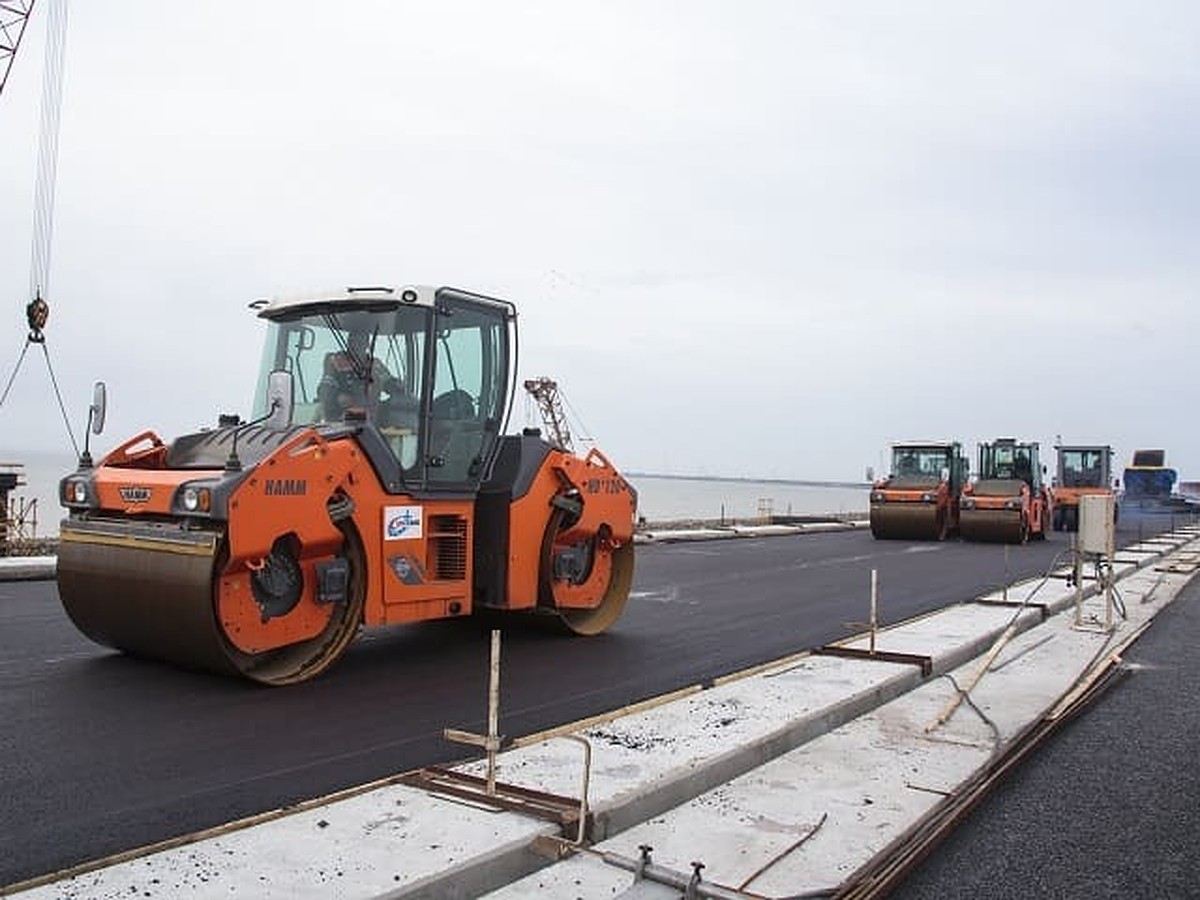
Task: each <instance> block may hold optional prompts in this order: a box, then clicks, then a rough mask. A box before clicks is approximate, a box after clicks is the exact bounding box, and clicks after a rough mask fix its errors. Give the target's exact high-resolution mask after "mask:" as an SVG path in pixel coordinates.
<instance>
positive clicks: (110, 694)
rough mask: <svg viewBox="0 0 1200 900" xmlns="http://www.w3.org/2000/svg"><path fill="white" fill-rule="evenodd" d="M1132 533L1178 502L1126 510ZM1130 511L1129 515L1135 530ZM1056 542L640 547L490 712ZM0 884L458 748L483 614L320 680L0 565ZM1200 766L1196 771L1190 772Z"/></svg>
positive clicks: (832, 613)
mask: <svg viewBox="0 0 1200 900" xmlns="http://www.w3.org/2000/svg"><path fill="white" fill-rule="evenodd" d="M1122 524H1123V526H1125V528H1124V531H1123V534H1122V538H1123V539H1124V540H1125V541H1128V540H1133V539H1136V538H1137V537H1138V535H1139V534H1142V533H1144V534H1149V533H1150V531H1152V530H1154V529H1156V528H1166V527H1170V524H1171V523H1170V518H1169V517H1159V518H1156V519H1154V520H1151V521H1148V522H1146V523H1138V524H1137V525H1136V526H1134V525H1133V524H1132V523H1129V522H1128V520H1126V521H1125V522H1123V523H1122ZM1135 527H1136V529H1137V530H1134V528H1135ZM1067 546H1068V540H1067V538H1066V536H1064V535H1052V537H1051V540H1050V541H1048V542H1046V543H1036V542H1035V543H1031V544H1029V545H1027V546H1025V547H1013V548H1008V549H1007V550H1006V548H1004V547H1002V546H994V545H969V544H962V543H959V542H955V541H951V542H947V543H945V544H921V543H908V542H890V541H875V540H873V539H872V538H871V536H870V534H869V533H867V532H865V531H859V532H848V533H837V534H819V535H805V536H788V537H770V538H753V539H739V540H727V541H715V542H702V543H676V544H662V545H649V546H643V547H639V552H638V562H637V576H636V579H635V583H634V592H633V595H632V596H631V599H630V603H629V606H628V608H627V610H626V613H625V615H624V617H623V618H622V620H621V621H620V622H619V623H618V625H617V626H616V627H615V628H614V629H613V630H612V631H611V632H610V633H608V634H606V635H603V636H601V637H598V638H591V639H570V638H563V637H559V636H553V635H547V634H542V633H538V632H534V631H531V630H527V629H523V630H512V629H510V630H508V631H506V632H505V639H504V647H503V661H504V670H503V677H502V709H501V730H502V731H503V732H504V733H506V734H508V735H512V736H518V735H523V734H529V733H532V732H536V731H539V730H542V729H544V728H548V727H551V726H554V725H558V724H561V723H563V722H567V721H572V720H575V719H578V718H580V717H584V716H588V715H591V714H595V713H599V712H603V711H607V710H610V709H613V708H616V707H619V706H622V705H624V704H627V703H630V702H633V701H636V700H640V699H643V698H646V697H650V696H654V695H657V694H661V693H663V692H666V691H670V690H674V689H677V688H680V687H683V686H686V685H689V684H696V683H702V682H705V681H708V680H710V679H712V678H714V677H716V676H719V675H723V674H727V673H729V672H732V671H736V670H738V669H740V668H743V667H745V666H748V665H752V664H755V663H759V662H764V661H767V660H770V659H774V658H778V657H780V656H783V655H786V654H788V653H792V652H795V651H797V650H801V649H805V648H810V647H814V646H818V645H820V644H823V643H826V642H828V641H831V640H834V639H836V638H839V637H843V636H845V635H847V634H848V633H851V632H852V631H856V630H861V628H860V626H849V625H847V623H850V622H855V621H858V622H861V621H862V620H864V619H865V618H866V617H867V611H868V588H869V581H870V570H871V569H872V568H875V569H877V570H878V572H879V579H880V610H881V618H882V620H883V621H884V622H890V621H896V620H899V619H903V618H907V617H910V616H912V615H915V614H918V613H921V612H924V611H927V610H931V609H935V608H939V607H941V606H945V605H947V604H950V603H954V602H958V601H961V600H967V599H970V598H971V597H974V596H977V595H978V594H980V593H983V592H984V591H987V590H990V589H993V588H994V587H996V586H997V585H999V584H1001V583H1003V582H1004V581H1005V580H1006V573H1007V580H1017V579H1020V578H1026V577H1030V576H1033V575H1036V574H1039V573H1041V572H1044V571H1045V570H1046V569H1047V568H1048V567H1049V565H1050V563H1051V562H1052V561H1053V559H1054V558H1055V557H1056V556H1058V555H1059V554H1061V553H1063V552H1064V551H1065V550H1066V548H1067ZM0 648H2V655H0V721H3V722H4V728H3V730H2V731H0V824H2V825H3V827H0V886H2V885H7V884H12V883H14V882H16V881H20V880H24V879H26V878H30V877H33V876H36V875H40V874H43V873H47V872H51V871H55V870H58V869H61V868H63V867H66V866H69V865H73V864H76V863H79V862H83V861H86V860H89V859H94V858H97V857H99V856H103V855H107V854H110V853H113V852H117V851H120V850H125V849H129V848H132V847H136V846H141V845H144V844H147V843H151V842H154V841H158V840H162V839H165V838H168V837H172V836H176V835H180V834H186V833H189V832H192V831H195V830H197V829H200V828H204V827H208V826H212V825H217V824H220V823H223V822H226V821H230V820H233V819H236V818H240V817H243V816H247V815H252V814H254V813H257V812H261V811H264V810H269V809H273V808H276V807H279V806H284V805H287V804H290V803H294V802H297V801H299V800H303V799H307V798H311V797H315V796H319V795H322V794H325V793H328V792H330V791H334V790H337V789H340V788H345V787H349V786H353V785H357V784H360V783H364V782H368V781H372V780H375V779H378V778H381V777H385V776H388V775H391V774H395V773H397V772H401V771H405V770H408V769H412V768H415V767H418V766H421V765H425V764H430V763H435V762H446V761H449V760H450V759H452V758H455V757H456V756H460V755H461V754H462V751H461V749H456V748H455V747H454V746H453V745H449V744H447V743H446V742H445V741H444V740H443V739H442V737H441V732H442V729H443V728H444V727H447V726H453V727H460V728H467V729H471V730H482V729H483V728H484V720H485V712H486V707H485V705H486V699H485V693H486V677H487V631H486V627H483V626H480V625H478V624H474V623H470V622H439V623H431V624H428V625H419V626H408V627H404V628H397V629H388V630H385V631H380V632H367V634H365V635H364V636H363V637H362V638H360V640H359V641H358V642H357V643H356V644H355V645H354V646H352V647H351V649H350V652H349V653H348V654H347V655H346V657H344V658H343V659H342V660H341V661H340V662H339V663H338V665H337V666H335V667H334V668H333V669H332V670H331V671H330V672H329V673H328V674H327V675H325V676H324V677H322V678H320V679H318V680H317V681H315V682H313V683H311V684H305V685H299V686H295V687H289V688H274V689H273V688H263V687H258V686H255V685H252V684H249V683H243V682H241V681H237V680H232V679H225V678H219V677H214V676H210V675H206V674H201V673H191V672H185V671H179V670H176V669H173V668H171V667H168V666H164V665H160V664H157V663H149V662H142V661H138V660H134V659H130V658H127V657H124V656H122V655H120V654H117V653H114V652H112V651H109V650H107V649H105V648H102V647H98V646H96V645H94V644H92V643H91V642H90V641H88V640H87V639H86V638H84V637H82V636H81V635H80V634H78V632H76V631H75V629H74V628H73V627H72V626H71V624H70V622H69V621H68V620H67V619H66V617H65V615H64V614H63V612H62V609H61V606H60V605H59V603H58V599H57V594H56V591H55V588H54V584H53V582H9V583H4V584H0ZM1193 784H1194V783H1193Z"/></svg>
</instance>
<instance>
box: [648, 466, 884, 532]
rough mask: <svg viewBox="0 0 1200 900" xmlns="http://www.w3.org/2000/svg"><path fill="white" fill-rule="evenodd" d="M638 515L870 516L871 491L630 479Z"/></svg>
mask: <svg viewBox="0 0 1200 900" xmlns="http://www.w3.org/2000/svg"><path fill="white" fill-rule="evenodd" d="M628 480H629V483H630V484H631V485H633V487H634V489H635V490H637V493H638V515H639V516H640V517H642V518H644V519H645V520H646V521H647V522H670V521H677V520H680V519H703V520H713V521H719V520H721V519H724V520H726V521H732V520H737V521H748V520H751V519H761V518H762V517H764V516H767V515H777V516H778V515H790V516H823V515H838V516H845V515H852V514H858V513H861V514H864V515H865V514H866V511H867V506H868V501H869V488H868V487H867V486H866V485H863V486H862V487H851V486H848V485H840V486H839V485H817V484H805V483H802V482H798V481H781V480H770V481H754V480H750V479H741V478H679V477H662V476H657V475H630V476H629V477H628Z"/></svg>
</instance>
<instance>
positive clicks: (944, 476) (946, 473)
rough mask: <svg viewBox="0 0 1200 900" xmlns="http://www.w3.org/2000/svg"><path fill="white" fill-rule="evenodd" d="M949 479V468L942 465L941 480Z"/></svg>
mask: <svg viewBox="0 0 1200 900" xmlns="http://www.w3.org/2000/svg"><path fill="white" fill-rule="evenodd" d="M949 480H950V468H949V467H948V466H942V481H949Z"/></svg>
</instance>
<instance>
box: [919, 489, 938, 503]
mask: <svg viewBox="0 0 1200 900" xmlns="http://www.w3.org/2000/svg"><path fill="white" fill-rule="evenodd" d="M921 502H922V503H937V494H935V493H934V492H933V491H926V492H925V493H924V494H922V495H921Z"/></svg>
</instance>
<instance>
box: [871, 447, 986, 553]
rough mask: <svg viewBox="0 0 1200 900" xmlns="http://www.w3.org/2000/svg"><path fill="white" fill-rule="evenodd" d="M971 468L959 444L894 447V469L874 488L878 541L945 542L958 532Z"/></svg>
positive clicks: (873, 531) (874, 523) (873, 516)
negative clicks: (960, 505)
mask: <svg viewBox="0 0 1200 900" xmlns="http://www.w3.org/2000/svg"><path fill="white" fill-rule="evenodd" d="M969 469H970V464H969V462H968V460H967V458H966V457H965V456H964V455H963V452H962V445H961V444H960V443H959V442H957V441H934V442H910V443H897V444H893V445H892V471H891V474H890V475H889V476H887V477H886V478H881V479H880V480H878V481H876V482H875V484H874V485H873V486H872V488H871V534H872V535H874V536H875V537H876V538H881V539H882V538H896V539H907V540H925V541H941V540H945V538H946V536H947V535H949V534H951V533H953V532H954V531H956V530H957V529H958V499H959V494H960V492H961V491H962V487H963V484H964V483H965V482H966V480H967V476H968V474H969Z"/></svg>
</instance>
